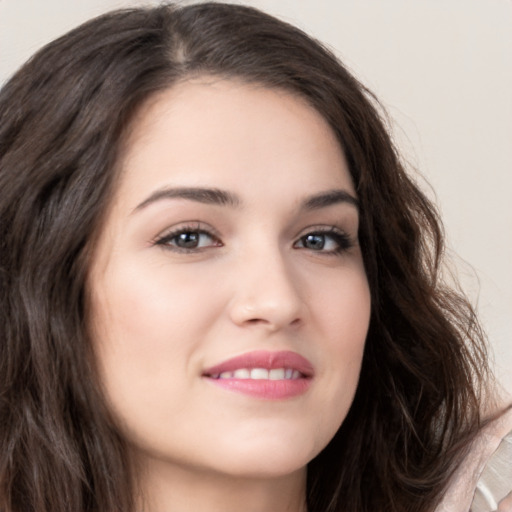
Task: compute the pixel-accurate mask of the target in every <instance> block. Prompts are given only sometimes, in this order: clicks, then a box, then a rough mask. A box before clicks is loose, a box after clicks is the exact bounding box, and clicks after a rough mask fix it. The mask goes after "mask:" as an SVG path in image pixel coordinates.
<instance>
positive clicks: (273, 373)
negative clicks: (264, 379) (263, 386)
mask: <svg viewBox="0 0 512 512" xmlns="http://www.w3.org/2000/svg"><path fill="white" fill-rule="evenodd" d="M268 378H269V379H270V380H283V379H284V368H274V369H273V370H270V371H269V372H268Z"/></svg>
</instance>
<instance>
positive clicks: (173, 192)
mask: <svg viewBox="0 0 512 512" xmlns="http://www.w3.org/2000/svg"><path fill="white" fill-rule="evenodd" d="M162 199H188V200H190V201H196V202H198V203H204V204H216V205H220V206H233V207H236V206H240V199H239V198H238V197H237V196H236V195H235V194H232V193H231V192H227V191H225V190H220V189H218V188H202V187H177V188H163V189H159V190H157V191H155V192H153V193H152V194H151V195H150V196H149V197H148V198H147V199H144V201H142V203H140V204H139V205H138V206H137V207H136V208H135V210H134V211H138V210H142V209H143V208H146V207H147V206H149V205H150V204H153V203H155V202H157V201H161V200H162Z"/></svg>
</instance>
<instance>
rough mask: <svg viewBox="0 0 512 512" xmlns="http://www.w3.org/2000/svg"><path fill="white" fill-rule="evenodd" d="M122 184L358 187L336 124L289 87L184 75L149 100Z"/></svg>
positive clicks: (130, 143) (130, 144) (129, 145)
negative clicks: (282, 87) (286, 88)
mask: <svg viewBox="0 0 512 512" xmlns="http://www.w3.org/2000/svg"><path fill="white" fill-rule="evenodd" d="M123 153H124V155H123V158H122V162H121V164H122V165H121V169H122V173H121V189H122V190H125V191H130V190H131V191H132V192H133V191H134V190H138V191H143V190H146V191H147V192H149V191H150V190H149V189H150V188H155V187H156V188H158V187H163V186H168V185H169V182H171V184H172V185H176V186H197V185H211V186H216V187H221V188H228V189H233V188H234V189H240V192H241V193H242V194H243V191H244V190H245V191H256V190H258V189H262V188H267V192H266V193H270V190H271V189H274V190H281V192H280V193H282V191H283V190H290V191H291V189H293V188H294V185H297V186H299V185H300V188H302V189H310V190H311V192H314V191H315V190H317V189H318V190H321V189H329V188H332V187H340V186H341V187H344V188H345V189H347V190H348V191H351V192H353V186H352V182H351V179H350V175H349V173H348V169H347V164H346V161H345V156H344V154H343V151H342V149H341V146H340V144H339V142H338V140H337V139H336V136H335V135H334V133H333V131H332V129H331V128H330V126H329V125H328V123H327V122H326V121H325V120H324V118H323V117H322V116H321V115H320V114H319V113H318V112H317V111H316V110H315V109H314V108H313V107H311V106H310V105H309V104H308V103H307V102H306V101H305V100H303V99H302V98H300V97H298V96H297V95H294V94H292V93H290V92H287V91H283V90H279V89H271V88H267V87H264V86H261V85H258V84H246V83H242V82H238V81H234V80H226V79H221V78H200V79H193V80H187V81H184V82H180V83H179V84H177V85H175V86H173V87H172V88H170V89H168V90H165V91H163V92H161V93H158V94H157V95H154V96H153V97H152V98H150V99H149V101H147V103H146V104H145V105H144V106H143V108H141V110H140V111H139V113H138V115H137V116H136V118H135V119H134V121H133V123H132V126H131V130H130V133H129V135H128V136H127V138H126V141H125V145H124V151H123Z"/></svg>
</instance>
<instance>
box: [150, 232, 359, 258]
mask: <svg viewBox="0 0 512 512" xmlns="http://www.w3.org/2000/svg"><path fill="white" fill-rule="evenodd" d="M192 234H193V235H198V237H197V240H198V241H200V237H201V236H207V237H208V238H210V239H211V240H212V243H210V244H208V245H207V246H205V247H180V246H178V245H177V244H176V239H177V238H178V237H179V236H182V235H192ZM315 236H317V237H318V236H320V237H324V240H323V243H324V244H325V242H326V240H325V239H326V238H331V239H332V240H333V241H334V242H335V244H336V248H335V249H331V250H315V249H311V248H308V247H305V242H306V240H307V238H308V237H315ZM153 243H154V245H158V246H162V247H163V248H165V249H167V250H171V251H174V252H178V253H185V254H186V253H197V252H200V251H203V250H205V249H208V248H210V247H222V246H223V243H222V242H221V240H220V239H219V237H218V236H217V235H215V234H214V233H212V231H211V230H209V229H205V228H203V227H201V226H200V225H199V224H196V225H189V226H182V227H180V228H178V229H175V230H173V231H171V232H169V233H166V234H165V235H163V236H161V237H158V238H157V239H156V240H155V241H154V242H153ZM299 243H300V244H302V246H299V247H297V244H299ZM353 246H354V241H353V240H352V239H351V237H350V236H349V235H347V234H346V233H344V232H342V231H340V230H338V229H337V228H334V227H330V228H323V227H319V228H315V229H312V230H311V231H308V232H307V233H305V234H304V235H302V236H300V237H299V238H298V240H297V241H296V242H294V244H293V247H294V248H295V249H306V250H308V249H309V250H310V251H312V252H315V253H319V254H323V255H326V256H329V255H339V254H342V253H344V252H345V251H347V250H349V249H350V248H351V247H353ZM322 249H323V247H322Z"/></svg>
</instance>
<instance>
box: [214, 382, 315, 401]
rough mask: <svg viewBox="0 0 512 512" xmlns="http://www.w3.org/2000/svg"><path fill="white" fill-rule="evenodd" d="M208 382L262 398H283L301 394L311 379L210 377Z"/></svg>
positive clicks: (306, 388) (307, 387)
mask: <svg viewBox="0 0 512 512" xmlns="http://www.w3.org/2000/svg"><path fill="white" fill-rule="evenodd" d="M206 378H207V379H208V381H209V382H211V383H212V384H214V385H215V386H219V387H221V388H223V389H226V390H228V391H234V392H236V393H243V394H244V395H249V396H253V397H256V398H261V399H264V400H285V399H287V398H293V397H296V396H300V395H303V394H304V393H306V391H307V390H308V389H309V386H310V385H311V379H308V378H302V379H285V380H268V379H261V380H258V379H212V378H208V377H206Z"/></svg>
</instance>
